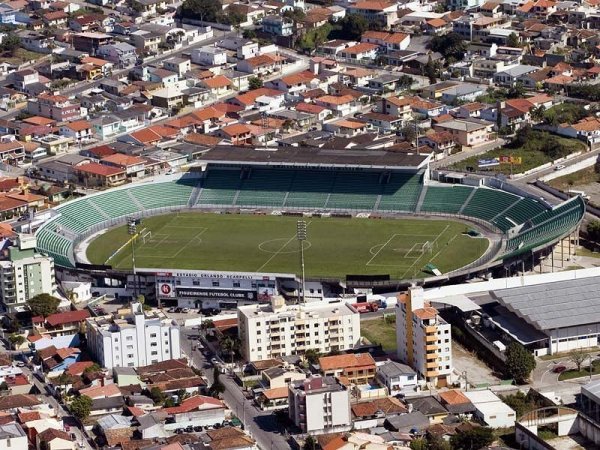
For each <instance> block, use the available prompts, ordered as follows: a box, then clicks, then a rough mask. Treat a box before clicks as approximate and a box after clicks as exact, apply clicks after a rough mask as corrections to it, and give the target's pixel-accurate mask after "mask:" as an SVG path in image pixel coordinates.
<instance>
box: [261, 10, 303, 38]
mask: <svg viewBox="0 0 600 450" xmlns="http://www.w3.org/2000/svg"><path fill="white" fill-rule="evenodd" d="M261 24H262V30H263V32H264V33H268V34H273V35H275V36H286V37H287V36H291V35H292V34H293V33H294V28H295V27H294V21H293V20H292V19H289V18H287V17H283V16H275V15H268V16H266V17H265V18H263V20H262V22H261Z"/></svg>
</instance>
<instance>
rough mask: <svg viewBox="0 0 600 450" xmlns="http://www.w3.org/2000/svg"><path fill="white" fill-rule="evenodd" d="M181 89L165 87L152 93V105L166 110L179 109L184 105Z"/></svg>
mask: <svg viewBox="0 0 600 450" xmlns="http://www.w3.org/2000/svg"><path fill="white" fill-rule="evenodd" d="M183 97H184V95H183V92H182V91H181V89H179V88H177V87H175V86H167V87H164V88H162V89H158V90H156V91H153V92H152V105H154V106H159V107H161V108H166V109H171V110H172V109H179V108H181V107H182V106H183V105H184V98H183Z"/></svg>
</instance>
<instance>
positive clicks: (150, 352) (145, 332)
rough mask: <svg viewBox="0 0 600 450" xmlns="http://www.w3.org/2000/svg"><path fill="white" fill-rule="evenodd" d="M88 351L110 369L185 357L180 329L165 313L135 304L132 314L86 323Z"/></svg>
mask: <svg viewBox="0 0 600 450" xmlns="http://www.w3.org/2000/svg"><path fill="white" fill-rule="evenodd" d="M86 324H87V340H88V349H89V350H90V352H91V353H92V355H93V356H94V358H95V360H96V361H97V362H98V363H99V364H100V365H101V366H102V367H106V368H107V369H112V368H113V367H139V366H147V365H150V364H154V363H157V362H162V361H166V360H168V359H177V358H180V357H181V346H180V343H179V328H178V327H177V325H176V324H175V323H174V322H172V321H171V320H169V319H167V318H166V317H165V316H164V315H163V314H162V312H146V311H144V309H143V307H142V305H141V304H140V303H132V304H131V309H130V311H129V312H128V313H126V314H123V315H121V316H117V317H116V318H113V317H111V316H102V317H93V318H90V319H87V320H86Z"/></svg>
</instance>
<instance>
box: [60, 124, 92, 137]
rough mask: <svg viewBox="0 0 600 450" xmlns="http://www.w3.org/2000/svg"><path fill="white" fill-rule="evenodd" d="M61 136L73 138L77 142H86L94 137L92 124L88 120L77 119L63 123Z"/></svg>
mask: <svg viewBox="0 0 600 450" xmlns="http://www.w3.org/2000/svg"><path fill="white" fill-rule="evenodd" d="M59 134H60V135H61V136H66V137H70V138H72V139H73V140H74V141H75V142H86V141H89V140H90V139H92V138H93V136H94V134H93V132H92V125H91V124H90V122H88V121H87V120H76V121H74V122H69V123H66V124H64V125H62V126H61V127H60V129H59Z"/></svg>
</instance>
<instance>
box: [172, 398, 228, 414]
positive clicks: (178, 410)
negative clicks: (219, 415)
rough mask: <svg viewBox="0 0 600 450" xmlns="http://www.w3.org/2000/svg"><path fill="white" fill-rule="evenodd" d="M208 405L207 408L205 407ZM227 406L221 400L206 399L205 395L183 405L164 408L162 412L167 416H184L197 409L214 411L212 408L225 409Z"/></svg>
mask: <svg viewBox="0 0 600 450" xmlns="http://www.w3.org/2000/svg"><path fill="white" fill-rule="evenodd" d="M205 405H206V407H204V406H205ZM224 407H225V405H224V404H223V402H222V401H221V400H219V399H216V398H213V397H206V396H204V395H197V396H195V397H191V398H188V399H187V400H184V401H183V402H182V403H181V405H179V406H174V407H172V408H163V409H162V411H163V412H165V413H167V414H182V413H186V412H190V411H194V410H196V409H212V408H224Z"/></svg>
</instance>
